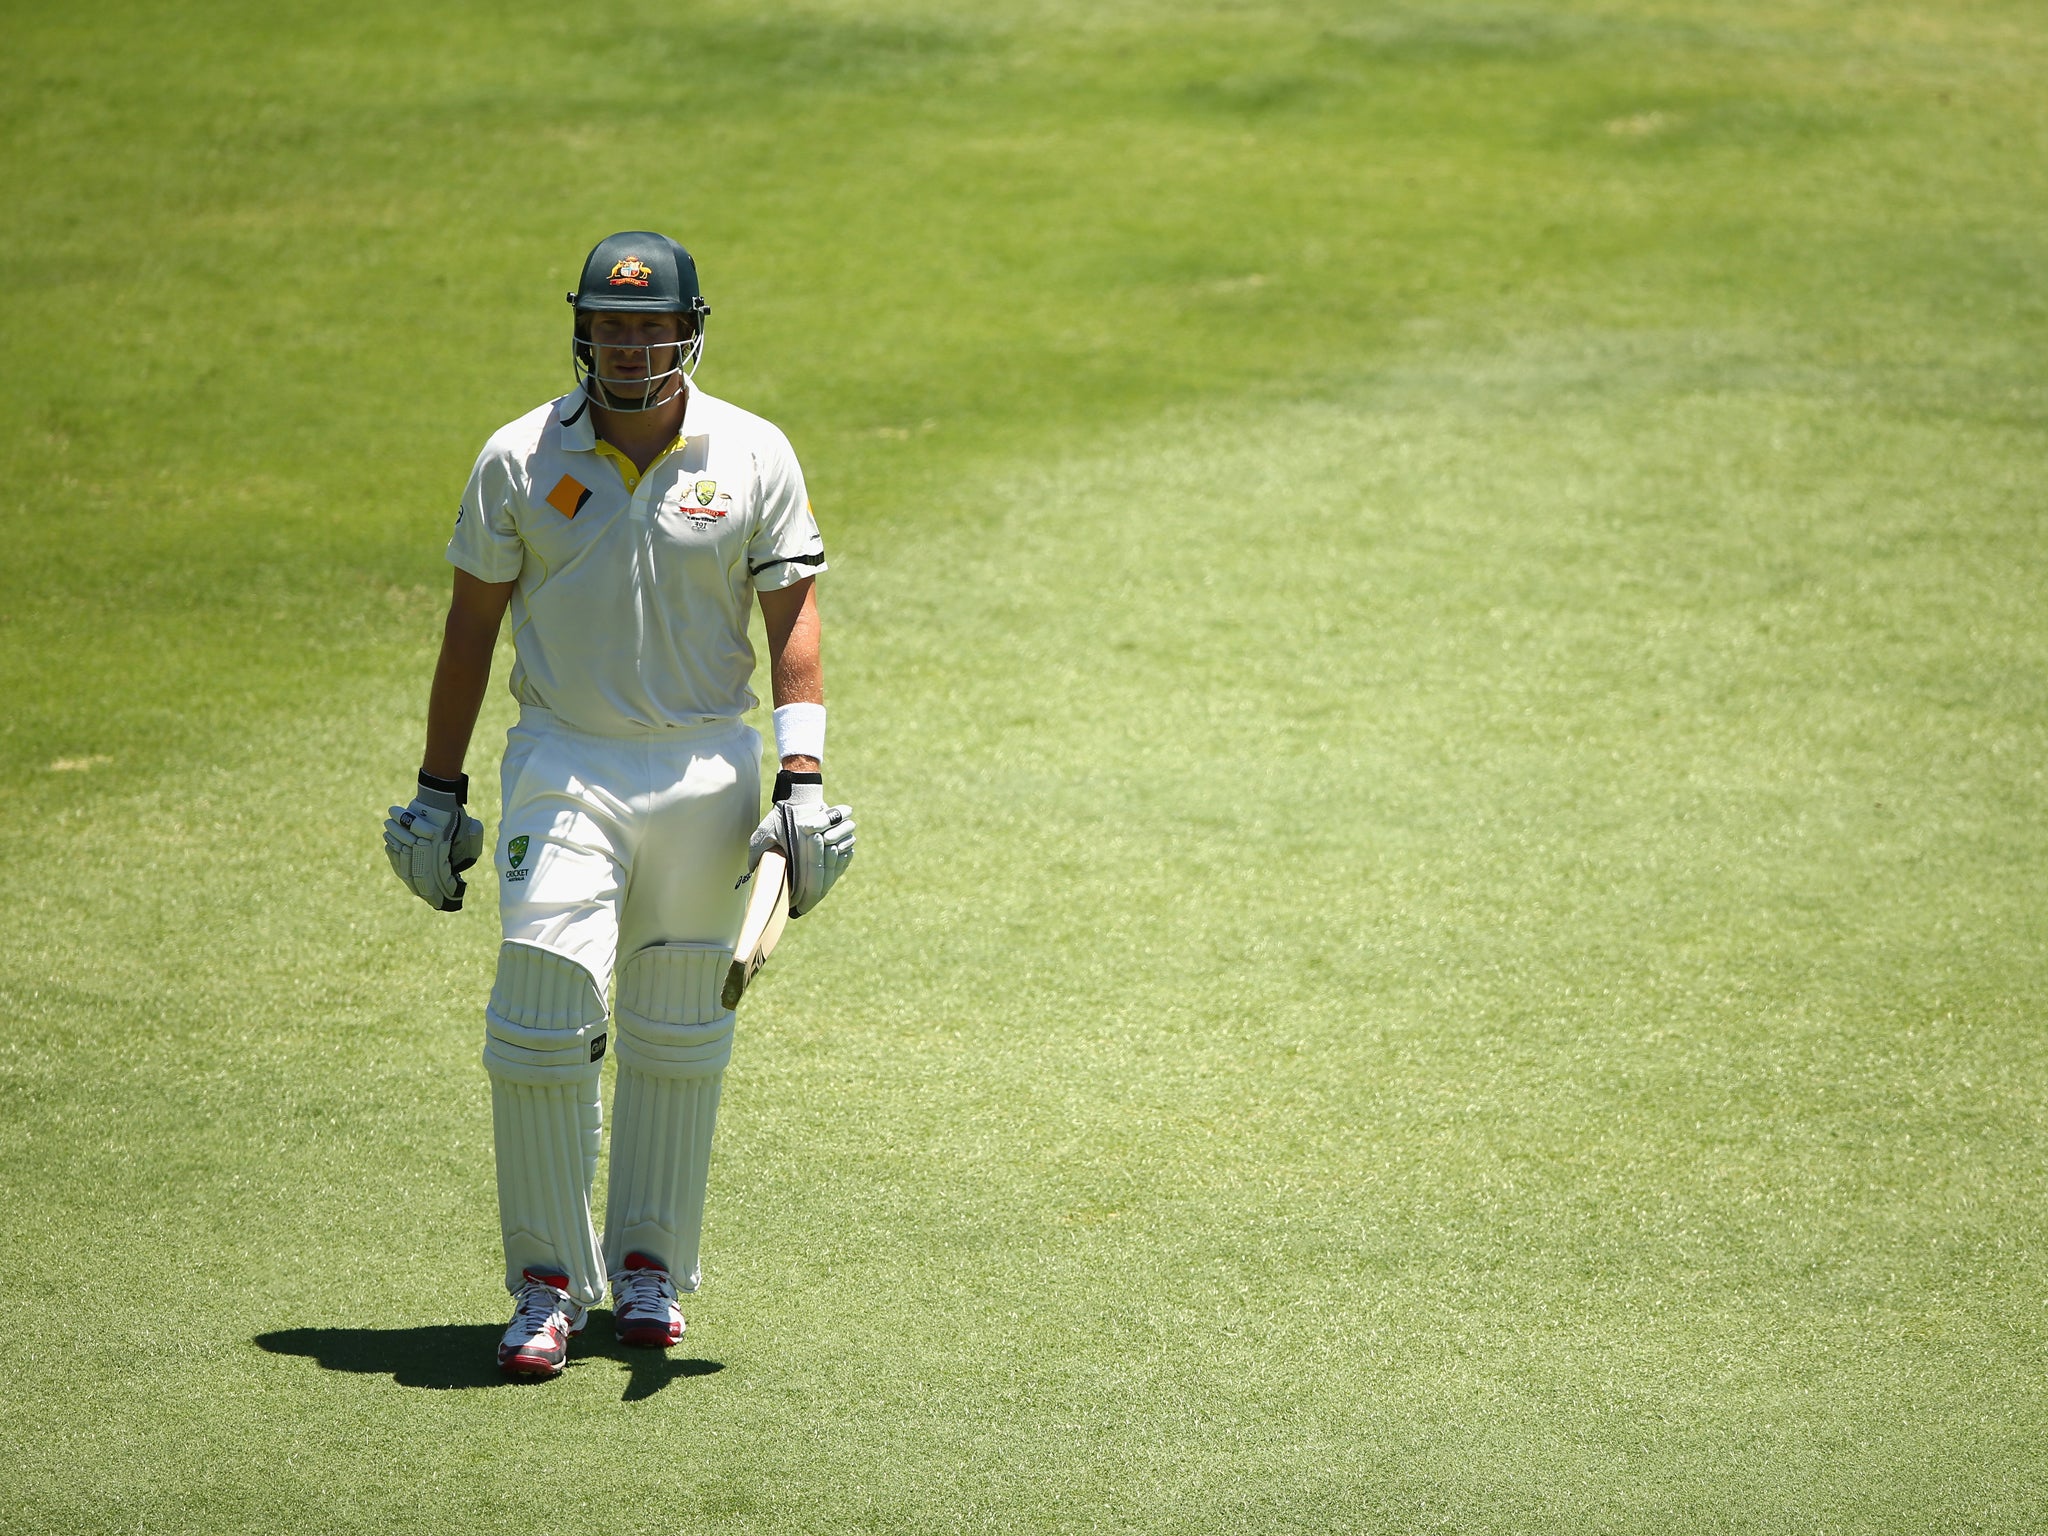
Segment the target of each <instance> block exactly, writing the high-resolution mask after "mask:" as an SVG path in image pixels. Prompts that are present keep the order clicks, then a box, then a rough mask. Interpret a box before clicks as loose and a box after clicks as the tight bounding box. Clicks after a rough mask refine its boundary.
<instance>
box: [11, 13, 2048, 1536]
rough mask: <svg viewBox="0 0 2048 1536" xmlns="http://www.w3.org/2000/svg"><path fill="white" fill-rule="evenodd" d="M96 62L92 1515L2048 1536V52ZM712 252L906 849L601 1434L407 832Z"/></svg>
mask: <svg viewBox="0 0 2048 1536" xmlns="http://www.w3.org/2000/svg"><path fill="white" fill-rule="evenodd" d="M0 29H4V30H0V37H4V38H5V40H6V41H5V52H6V55H7V57H8V58H9V60H10V67H9V68H8V69H7V70H6V71H5V74H4V79H0V121H4V135H5V143H6V145H7V152H6V154H5V155H4V156H0V192H4V196H5V206H6V208H7V210H8V216H7V217H6V219H5V220H4V221H0V272H4V277H5V282H4V287H0V316H4V322H0V357H4V367H0V407H4V409H0V541H4V548H5V550H6V551H7V555H8V558H7V560H6V562H5V566H4V569H0V706H4V707H0V786H4V787H0V796H4V798H0V848H4V850H5V860H6V876H5V878H6V885H7V888H8V892H9V896H10V902H9V905H10V908H11V913H12V921H11V922H10V924H9V936H8V938H7V939H6V941H5V943H4V944H0V1004H4V1010H0V1255H4V1256H5V1262H6V1273H7V1276H8V1282H9V1294H10V1297H11V1301H12V1305H11V1306H10V1307H9V1308H8V1309H7V1311H6V1318H5V1323H4V1326H0V1530H4V1531H6V1532H9V1533H12V1532H38V1533H44V1532H48V1533H59V1532H62V1533H73V1532H116V1531H124V1532H125V1531H142V1532H171V1531H207V1532H237V1531H263V1532H278V1531H294V1532H296V1531H321V1532H326V1531H336V1532H341V1531H362V1532H370V1531H379V1532H381V1531H400V1530H402V1531H420V1532H467V1531H486V1530H488V1531H529V1530H531V1531H542V1530H544V1531H549V1532H583V1531H589V1532H605V1533H613V1532H616V1533H627V1532H636V1533H637V1532H647V1533H695V1532H721V1533H723V1532H748V1533H753V1532H759V1533H784V1532H854V1531H861V1532H934V1533H940V1532H981V1531H995V1532H1008V1531H1045V1532H1055V1531H1058V1532H1065V1531H1096V1530H1102V1531H1144V1532H1175V1533H1190V1536H1192V1533H1202V1536H1209V1533H1219V1532H1221V1533H1234V1532H1261V1533H1262V1532H1330V1531H1343V1532H1412V1531H1424V1530H1429V1531H1435V1530H1444V1531H1456V1532H1558V1533H1587V1532H1656V1533H1666V1532H1681V1531H1683V1532H1691V1531H1745V1532H1746V1531H1754V1532H1794V1531H1796V1532H1813V1533H1820V1532H1827V1533H1837V1532H1847V1531H1860V1532H1873V1533H1897V1532H1908V1531H1911V1532H1921V1531H1925V1532H1952V1531H1999V1532H2036V1531H2040V1530H2041V1529H2043V1528H2044V1527H2048V1252H2044V1246H2043V1227H2044V1222H2048V1036H2044V1031H2043V1024H2044V1012H2048V777H2044V763H2048V538H2044V536H2048V513H2044V506H2048V437H2044V431H2043V429H2044V427H2048V19H2044V16H2043V13H2042V11H2041V9H2040V7H2039V6H2038V4H2034V3H2029V0H1949V3H1944V4H1940V5H1936V4H1933V3H1931V0H1925V3H1907V0H1866V3H1855V4H1852V3H1847V0H1790V3H1784V4H1778V5H1765V4H1762V3H1759V0H1549V3H1545V0H1527V3H1517V0H1503V3H1499V4H1468V3H1443V4H1424V3H1420V0H1414V3H1405V4H1401V3H1396V4H1366V3H1359V4H1351V5H1346V4H1341V3H1335V0H1303V3H1297V4H1290V5H1279V4H1274V3H1269V0H1239V3H1217V4H1211V5H1206V6H1202V7H1200V8H1197V9H1193V10H1187V9H1183V8H1180V7H1171V6H1167V5H1164V4H1160V3H1157V0H1128V3H1117V4H1111V5H1107V6H1080V5H1072V6H1069V5H1068V4H1066V3H1065V0H1001V3H999V4H997V5H993V6H985V7H981V8H977V9H975V10H974V11H972V12H971V13H970V12H969V10H968V9H967V8H964V7H962V8H957V9H954V8H946V7H941V6H938V5H935V4H927V5H922V6H921V5H920V4H918V3H917V0H874V3H871V4H869V5H865V6H859V7H856V6H853V5H851V4H833V3H830V0H827V3H822V4H818V5H814V6H812V7H810V8H806V9H796V8H792V7H789V6H785V5H781V4H775V5H769V6H742V5H739V4H737V3H730V4H728V3H724V0H719V3H712V4H703V5H694V6H690V7H657V6H646V7H629V6H620V5H611V4H607V5H602V6H589V7H580V8H576V7H572V8H564V7H549V6H537V5H536V6H523V5H522V6H512V5H498V6H478V5H472V4H467V3H455V4H445V5H440V6H436V7H433V8H431V9H428V8H420V7H406V6H388V7H384V8H382V9H379V8H375V7H371V6H360V7H345V8H344V7H316V6H310V5H298V4H285V5H278V4H271V5H264V6H256V5H242V6H235V5H227V4H202V5H200V6H198V7H196V8H182V9H180V8H172V7H164V6H154V7H140V6H133V5H130V4H127V3H125V0H122V3H116V4H110V5H106V6H102V7H101V8H100V9H98V10H92V9H90V8H88V9H87V10H84V11H74V10H59V9H56V8H44V9H41V10H32V9H31V8H29V7H26V6H19V5H17V6H12V7H9V8H8V12H7V14H6V17H5V19H4V22H0ZM642 225H648V226H653V227H659V228H664V229H668V230H671V231H672V232H674V233H675V234H677V235H678V236H680V237H681V238H683V239H684V240H685V241H686V243H688V244H690V245H691V246H692V248H693V249H694V250H695V251H696V252H697V255H698V258H699V261H700V264H701V266H702V270H703V273H704V279H705V284H706V288H707V291H708V292H709V294H710V296H711V299H712V302H713V304H714V306H715V308H716V315H715V318H714V320H713V323H712V328H711V331H710V338H709V351H708V354H707V361H706V364H705V368H704V372H703V374H702V375H701V377H702V381H703V382H704V383H705V384H706V385H707V386H708V387H709V388H710V389H712V390H713V391H714V392H716V393H719V394H721V395H724V396H726V397H728V398H730V399H733V400H736V401H738V402H740V403H741V404H744V405H747V406H749V407H751V408H754V409H757V410H759V411H761V412H763V413H764V414H766V415H768V416H770V417H771V418H773V419H775V420H776V421H778V422H780V423H781V424H782V425H783V426H784V427H785V428H786V429H787V430H788V431H789V433H790V435H791V437H792V439H793V440H794V441H795V443H796V445H797V448H798V450H799V452H800V453H801V454H802V456H803V459H804V462H805V465H806V468H807V471H808V474H809V478H810V484H811V487H812V491H813V495H814V499H815V501H816V504H817V507H818V510H819V514H820V518H821V521H822V522H823V523H824V526H825V530H826V535H827V538H828V541H829V542H830V545H831V548H832V550H833V553H834V567H833V571H832V574H831V575H830V576H829V577H828V578H827V579H826V582H825V584H824V601H825V607H826V620H827V626H828V628H827V645H828V667H829V684H830V689H831V695H832V699H833V721H834V724H833V737H832V753H831V759H830V765H829V766H830V778H831V782H832V787H833V790H834V793H835V795H837V796H842V797H844V798H847V799H849V800H851V801H852V802H853V803H854V804H855V806H856V807H857V808H858V810H859V813H860V822H861V844H862V851H861V855H860V858H859V859H858V860H857V861H856V864H855V866H854V869H853V873H852V875H851V876H850V877H849V879H848V881H847V882H846V883H845V884H844V885H842V886H841V887H840V888H839V890H838V891H837V892H836V893H835V894H834V896H833V898H832V900H831V901H830V902H829V903H828V904H827V905H826V906H825V907H824V908H823V909H822V910H821V911H820V912H819V914H818V915H817V916H816V917H815V918H812V919H807V920H806V921H805V922H804V923H802V924H800V925H798V926H797V928H796V929H795V930H793V932H792V935H791V938H790V940H789V941H788V944H787V946H786V948H785V950H784V951H783V953H782V954H781V955H780V956H778V959H777V962H776V964H775V965H774V966H773V967H772V968H771V969H770V970H769V971H768V973H767V974H766V975H765V977H764V978H763V980H762V981H761V983H760V984H759V987H758V990H757V992H756V993H755V994H754V995H753V997H752V1000H751V1001H749V1002H748V1003H747V1004H746V1005H745V1007H744V1009H743V1011H742V1015H741V1024H740V1037H739V1045H738V1049H737V1052H736V1055H735V1059H734V1068H733V1071H732V1073H731V1074H730V1076H729V1078H728V1080H727V1088H726V1107H725V1111H724V1114H723V1117H722V1121H721V1130H720V1142H719V1150H718V1155H717V1161H716V1164H715V1167H714V1172H713V1187H712V1204H711V1211H710V1217H709V1230H708V1235H707V1244H706V1256H705V1262H706V1282H707V1283H706V1289H705V1291H704V1293H703V1294H702V1295H701V1296H700V1297H699V1298H698V1299H697V1301H696V1303H695V1305H694V1306H693V1307H692V1308H691V1309H690V1333H689V1335H688V1338H687V1340H686V1342H685V1344H684V1346H683V1347H682V1348H681V1349H680V1350H679V1351H678V1352H677V1353H676V1356H675V1357H674V1358H668V1359H663V1358H659V1357H651V1356H646V1355H634V1354H632V1353H631V1352H628V1351H623V1350H619V1349H617V1348H615V1347H614V1346H612V1345H611V1344H610V1343H609V1341H608V1328H607V1326H606V1324H605V1322H604V1320H603V1318H602V1317H600V1318H599V1319H598V1321H597V1324H596V1326H595V1327H594V1328H593V1329H592V1330H591V1332H590V1333H589V1334H588V1335H586V1340H587V1342H585V1343H584V1344H583V1346H582V1347H581V1350H580V1353H579V1354H578V1355H577V1356H576V1358H575V1359H574V1361H573V1363H572V1366H571V1369H570V1370H569V1371H568V1372H567V1373H566V1374H565V1375H564V1377H563V1378H562V1379H560V1380H559V1381H557V1382H554V1383H552V1384H549V1385H547V1386H544V1387H522V1388H504V1387H500V1386H499V1385H498V1384H497V1381H496V1376H495V1372H494V1370H493V1368H492V1355H491V1349H492V1345H493V1343H494V1341H495V1338H496V1336H497V1333H498V1331H499V1329H500V1328H501V1327H502V1326H503V1323H504V1319H505V1316H506V1311H507V1304H506V1299H505V1296H504V1292H503V1290H502V1288H501V1286H500V1281H499V1273H498V1257H497V1224H496V1222H497V1218H496V1209H495V1204H494V1200H493V1195H492V1176H491V1163H490V1122H489V1109H488V1087H487V1082H486V1079H485V1077H484V1074H483V1072H482V1070H481V1067H480V1066H479V1065H478V1061H477V1055H478V1050H479V1047H480V1040H481V1007H482V1003H483V1000H484V997H485V995H486V993H487V990H488V986H489V975H490V969H491V965H492V961H493V957H494V953H495V947H496V920H495V913H494V910H493V907H494V902H493V897H494V895H495V891H494V888H493V886H492V884H491V881H490V879H489V877H488V875H487V876H486V878H485V880H484V881H483V882H482V883H481V886H480V888H479V890H478V891H477V893H476V894H477V897H479V898H480V899H474V900H472V902H471V904H470V910H467V911H465V912H463V913H462V914H460V915H459V916H457V917H452V918H444V917H438V916H435V915H434V914H431V913H429V912H428V911H427V910H426V909H425V908H424V907H422V906H421V905H420V904H419V903H417V902H416V901H414V900H413V899H412V898H411V897H410V896H409V895H407V894H406V893H405V892H404V891H403V890H402V889H401V888H400V887H399V885H398V884H397V882H396V881H394V880H393V879H392V878H391V875H390V873H389V871H388V870H387V868H386V867H385V864H384V859H383V856H382V853H381V848H380V844H379V836H378V828H379V824H380V821H381V817H382V814H383V808H384V807H385V806H386V805H387V804H388V803H390V801H391V800H392V799H393V798H394V797H399V798H402V797H403V795H404V794H405V793H406V787H407V786H408V785H409V783H410V776H411V773H412V770H413V768H414V767H415V766H416V764H417V760H418V751H419V742H420V733H421V723H422V719H423V714H424V708H425V695H426V684H427V678H428V673H429V669H430V667H431V664H432V658H433V654H434V649H435V645H436V643H437V639H438V633H439V622H440V613H441V609H442V606H443V604H444V602H445V588H446V583H447V574H446V567H445V566H444V565H443V563H442V559H441V546H442V543H443V541H444V538H445V535H446V528H447V525H448V522H449V520H450V516H451V514H452V511H453V508H454V504H455V500H456V496H457V494H458V492H459V489H460V487H461V483H462V480H463V477H464V475H465V473H466V472H467V469H468V466H469V463H470V461H471V458H472V457H473V455H474V453H475V451H476V449H477V447H478V445H479V444H480V443H481V442H482V440H483V438H484V437H485V436H486V435H487V434H488V433H489V432H490V431H491V430H492V429H493V428H495V427H496V426H497V425H498V424H499V423H501V422H502V421H505V420H506V419H508V418H510V417H512V416H514V415H516V414H518V413H520V412H521V411H523V410H525V409H527V408H528V407H530V406H532V405H534V404H536V403H538V402H539V401H541V400H543V399H545V398H547V397H548V396H550V395H552V394H554V393H557V392H559V391H560V390H561V389H562V388H564V387H566V381H567V378H568V362H569V359H568V347H567V329H566V309H565V307H564V306H563V304H562V302H561V293H562V290H563V289H564V288H565V287H567V286H568V284H569V282H570V281H571V280H572V279H573V276H574V272H575V268H576V264H577V262H578V261H579V260H580V258H581V256H582V253H583V252H584V250H585V249H586V248H587V247H588V246H589V244H590V243H591V242H593V241H594V240H595V239H596V238H597V237H598V236H599V235H601V234H603V233H606V232H608V231H610V230H612V229H614V228H622V227H636V226H642ZM509 719H510V704H509V700H507V699H506V698H505V697H504V695H503V691H502V688H501V687H494V692H493V695H492V700H491V703H490V704H489V706H488V707H487V716H486V722H485V727H484V729H483V731H481V732H480V735H479V744H478V749H477V750H476V751H475V752H473V754H472V757H471V763H470V767H471V770H472V772H473V773H475V774H477V775H478V777H479V779H480V780H481V782H482V783H483V784H484V785H485V786H487V788H486V793H485V796H484V801H485V805H484V810H485V814H486V817H487V819H489V820H491V821H492V823H493V824H494V823H495V800H496V790H495V785H496V774H495V770H496V762H497V755H498V742H499V737H500V734H501V733H502V730H503V727H504V726H505V724H507V723H508V721H509Z"/></svg>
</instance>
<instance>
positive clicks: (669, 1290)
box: [612, 1253, 683, 1349]
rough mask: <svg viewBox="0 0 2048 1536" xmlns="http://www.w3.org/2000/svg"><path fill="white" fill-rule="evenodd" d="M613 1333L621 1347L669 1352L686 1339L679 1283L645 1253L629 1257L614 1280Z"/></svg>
mask: <svg viewBox="0 0 2048 1536" xmlns="http://www.w3.org/2000/svg"><path fill="white" fill-rule="evenodd" d="M612 1332H613V1333H615V1334H616V1335H618V1340H619V1342H620V1343H621V1344H635V1345H638V1346H639V1347H640V1348H642V1349H667V1348H668V1347H669V1346H670V1345H671V1344H675V1343H678V1342H680V1341H681V1339H682V1337H683V1309H682V1308H681V1307H680V1306H678V1305H677V1304H676V1283H675V1281H673V1280H671V1279H670V1278H669V1275H668V1271H667V1270H665V1269H663V1268H662V1267H661V1266H660V1265H659V1264H657V1263H655V1262H654V1260H652V1259H650V1258H649V1257H648V1256H647V1255H646V1254H644V1253H629V1254H627V1255H626V1267H625V1268H624V1269H622V1270H620V1271H619V1272H618V1273H617V1274H616V1275H613V1276H612Z"/></svg>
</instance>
